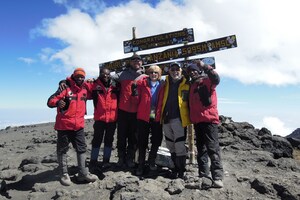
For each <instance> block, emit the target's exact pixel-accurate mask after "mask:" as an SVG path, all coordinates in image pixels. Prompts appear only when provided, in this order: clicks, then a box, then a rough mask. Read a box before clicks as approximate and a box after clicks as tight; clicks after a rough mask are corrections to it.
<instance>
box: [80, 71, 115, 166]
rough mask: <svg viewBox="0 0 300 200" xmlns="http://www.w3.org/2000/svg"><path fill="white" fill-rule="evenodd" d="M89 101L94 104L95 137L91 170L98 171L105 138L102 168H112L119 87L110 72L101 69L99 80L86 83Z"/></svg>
mask: <svg viewBox="0 0 300 200" xmlns="http://www.w3.org/2000/svg"><path fill="white" fill-rule="evenodd" d="M85 86H86V87H87V89H88V94H89V95H88V99H92V100H93V104H94V120H95V122H94V137H93V140H92V150H91V160H90V169H97V165H98V164H97V159H98V156H99V151H100V146H101V143H102V140H103V137H104V149H103V163H102V167H103V168H107V167H110V163H109V160H110V156H111V151H112V145H113V140H114V133H115V130H116V122H117V111H118V107H117V104H118V96H119V87H118V86H117V84H116V82H114V81H112V80H111V78H110V70H109V69H107V68H100V75H99V77H98V79H96V80H94V81H93V82H85Z"/></svg>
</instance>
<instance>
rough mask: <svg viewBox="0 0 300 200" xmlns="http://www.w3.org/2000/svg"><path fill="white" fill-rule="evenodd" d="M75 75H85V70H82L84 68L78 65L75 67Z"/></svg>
mask: <svg viewBox="0 0 300 200" xmlns="http://www.w3.org/2000/svg"><path fill="white" fill-rule="evenodd" d="M77 75H82V76H84V77H85V71H84V69H83V68H80V67H78V68H76V69H75V70H74V72H73V76H77Z"/></svg>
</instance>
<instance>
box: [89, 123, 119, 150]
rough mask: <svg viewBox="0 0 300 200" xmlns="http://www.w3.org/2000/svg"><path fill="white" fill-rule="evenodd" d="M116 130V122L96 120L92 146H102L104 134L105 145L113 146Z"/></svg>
mask: <svg viewBox="0 0 300 200" xmlns="http://www.w3.org/2000/svg"><path fill="white" fill-rule="evenodd" d="M115 130H116V122H109V123H106V122H104V121H95V122H94V137H93V140H92V147H93V148H100V146H101V143H102V140H103V136H104V146H105V147H112V144H113V141H114V134H115Z"/></svg>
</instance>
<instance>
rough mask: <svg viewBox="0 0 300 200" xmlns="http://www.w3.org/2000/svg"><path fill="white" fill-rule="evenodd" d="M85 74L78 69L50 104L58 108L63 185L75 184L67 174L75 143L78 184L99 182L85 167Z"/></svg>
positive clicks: (61, 179) (60, 165) (49, 101)
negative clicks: (69, 154) (69, 155)
mask: <svg viewBox="0 0 300 200" xmlns="http://www.w3.org/2000/svg"><path fill="white" fill-rule="evenodd" d="M84 79H85V71H84V69H82V68H76V69H75V70H74V72H73V74H72V75H71V77H68V78H67V82H68V83H69V85H70V87H68V88H66V89H64V90H62V91H60V90H58V91H57V92H56V93H54V94H53V95H51V96H50V97H49V99H48V102H47V105H48V107H50V108H55V107H56V108H57V115H56V121H55V126H54V129H55V130H56V131H57V160H58V164H59V171H60V176H61V178H60V182H61V184H62V185H65V186H69V185H71V184H72V182H71V179H70V176H69V174H68V165H67V152H68V150H69V144H70V143H72V145H73V147H74V149H75V150H76V153H77V161H78V168H79V173H78V176H77V180H78V181H86V182H94V181H96V180H98V177H97V176H96V175H93V174H91V173H89V171H88V169H87V168H86V166H85V160H86V156H85V152H86V142H85V133H84V123H85V122H84V115H85V113H86V100H87V90H86V89H85V88H84V87H83V82H84Z"/></svg>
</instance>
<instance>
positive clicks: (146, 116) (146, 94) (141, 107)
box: [132, 77, 163, 122]
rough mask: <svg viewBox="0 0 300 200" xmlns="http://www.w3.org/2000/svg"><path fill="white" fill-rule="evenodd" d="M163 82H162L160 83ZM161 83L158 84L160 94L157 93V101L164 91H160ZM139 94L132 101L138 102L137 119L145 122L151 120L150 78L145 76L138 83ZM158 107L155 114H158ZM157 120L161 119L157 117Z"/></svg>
mask: <svg viewBox="0 0 300 200" xmlns="http://www.w3.org/2000/svg"><path fill="white" fill-rule="evenodd" d="M160 84H162V83H160ZM160 86H161V85H159V86H158V88H157V89H158V91H159V93H158V95H157V103H158V99H159V96H160V95H162V94H163V93H162V92H160V90H161V88H162V87H160ZM137 89H138V96H137V97H132V102H137V104H138V108H137V119H140V120H143V121H145V122H149V121H150V112H151V91H150V85H149V78H148V77H144V78H142V79H141V80H140V81H139V82H138V83H137ZM156 112H157V108H155V116H156ZM155 121H159V119H155Z"/></svg>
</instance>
